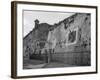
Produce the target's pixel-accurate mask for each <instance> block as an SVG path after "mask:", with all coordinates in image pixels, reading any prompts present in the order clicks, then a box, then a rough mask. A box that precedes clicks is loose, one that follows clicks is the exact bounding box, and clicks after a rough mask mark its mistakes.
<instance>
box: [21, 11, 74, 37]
mask: <svg viewBox="0 0 100 80" xmlns="http://www.w3.org/2000/svg"><path fill="white" fill-rule="evenodd" d="M73 14H74V13H67V12H66V13H65V12H47V11H28V10H27V11H26V10H24V11H23V20H24V21H23V22H24V23H23V24H24V28H23V29H24V35H23V37H24V36H26V35H27V34H28V33H29V32H30V31H31V30H32V29H33V28H34V20H36V19H38V20H39V21H40V23H48V24H51V25H53V24H54V23H58V22H59V21H62V20H64V19H65V18H67V17H69V16H71V15H73Z"/></svg>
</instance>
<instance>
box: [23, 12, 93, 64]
mask: <svg viewBox="0 0 100 80" xmlns="http://www.w3.org/2000/svg"><path fill="white" fill-rule="evenodd" d="M45 50H47V51H51V52H50V55H51V57H50V58H51V61H59V62H62V63H67V64H71V65H80V66H81V65H82V66H89V65H90V64H91V14H88V13H75V14H74V15H72V16H70V17H68V18H66V19H64V20H63V21H60V22H59V23H56V24H54V25H49V24H47V23H40V24H39V21H38V20H36V21H35V28H34V29H33V30H32V31H31V32H30V33H29V34H28V35H27V36H26V37H25V38H24V56H27V54H33V55H31V56H34V55H35V54H38V55H40V56H38V57H39V58H38V59H43V56H44V54H45ZM34 57H36V56H34ZM40 57H41V58H40Z"/></svg>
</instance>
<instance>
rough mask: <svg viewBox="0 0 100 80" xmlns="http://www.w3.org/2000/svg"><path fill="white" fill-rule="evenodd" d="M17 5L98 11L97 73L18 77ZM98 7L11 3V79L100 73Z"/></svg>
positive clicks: (23, 2) (64, 74)
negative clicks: (99, 59) (99, 71)
mask: <svg viewBox="0 0 100 80" xmlns="http://www.w3.org/2000/svg"><path fill="white" fill-rule="evenodd" d="M17 4H28V5H29V4H34V5H50V6H59V7H77V8H78V7H79V8H90V9H91V8H93V9H96V71H94V72H81V73H63V74H50V75H33V76H17ZM97 51H98V7H97V6H88V5H74V4H58V3H42V2H26V1H12V2H11V78H14V79H18V78H32V77H33V78H35V77H51V76H66V75H81V74H94V73H97V72H98V65H97V64H98V54H97Z"/></svg>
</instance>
